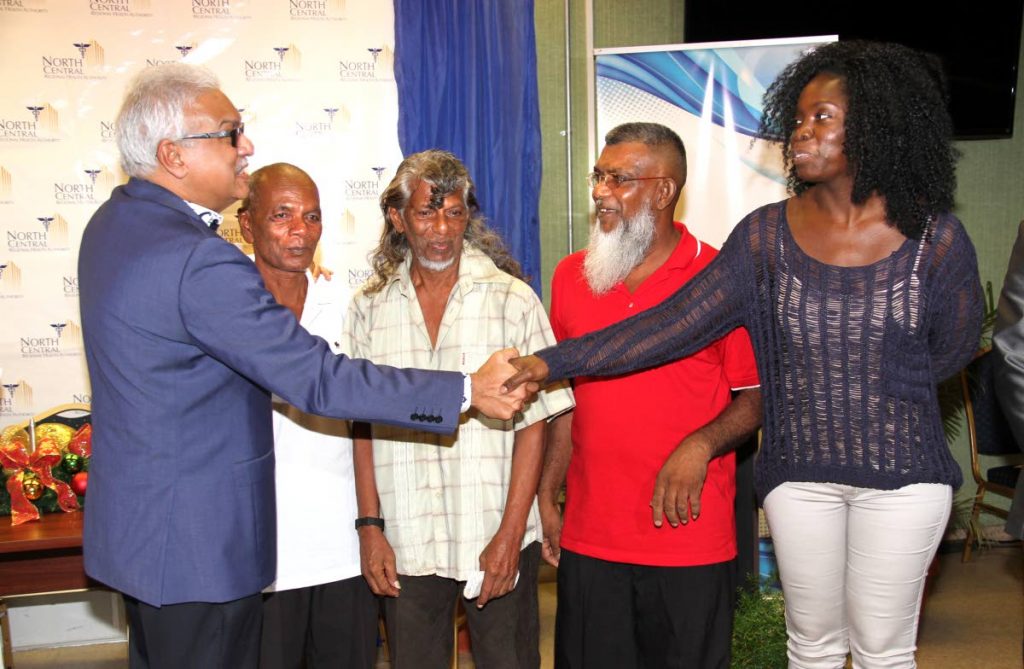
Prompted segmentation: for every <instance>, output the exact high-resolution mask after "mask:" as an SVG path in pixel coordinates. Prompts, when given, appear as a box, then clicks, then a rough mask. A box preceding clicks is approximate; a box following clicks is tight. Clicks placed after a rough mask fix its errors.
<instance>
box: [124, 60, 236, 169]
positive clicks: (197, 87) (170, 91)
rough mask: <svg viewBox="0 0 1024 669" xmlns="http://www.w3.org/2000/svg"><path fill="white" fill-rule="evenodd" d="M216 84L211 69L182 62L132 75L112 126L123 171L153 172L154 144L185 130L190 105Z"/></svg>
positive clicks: (217, 85) (172, 137)
mask: <svg viewBox="0 0 1024 669" xmlns="http://www.w3.org/2000/svg"><path fill="white" fill-rule="evenodd" d="M219 88H220V83H219V82H218V81H217V77H216V76H215V75H214V74H213V72H211V71H210V70H208V69H206V68H205V67H199V66H196V65H186V64H185V63H166V64H163V65H157V66H155V67H150V68H147V69H145V70H143V71H142V72H139V73H138V74H137V75H135V78H134V79H132V81H131V83H130V84H129V85H128V92H127V94H126V95H125V97H124V103H123V104H122V105H121V111H120V112H118V114H117V123H116V130H115V134H116V136H117V148H118V150H119V151H120V152H121V167H122V168H123V169H124V171H125V173H126V174H128V176H133V177H146V176H148V175H150V174H152V173H153V172H154V171H155V170H156V168H157V161H156V147H157V145H158V144H160V142H161V141H162V140H164V139H177V138H179V137H181V136H183V135H185V134H187V132H188V130H187V129H186V128H185V116H186V111H187V109H188V107H189V105H191V104H192V103H193V102H195V100H196V98H198V97H199V96H200V95H202V94H203V93H206V92H208V91H215V90H218V89H219Z"/></svg>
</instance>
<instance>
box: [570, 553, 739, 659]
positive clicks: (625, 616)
mask: <svg viewBox="0 0 1024 669" xmlns="http://www.w3.org/2000/svg"><path fill="white" fill-rule="evenodd" d="M735 573H736V561H735V560H730V561H728V562H721V563H718V564H711V565H702V566H697V567H652V566H645V565H634V564H625V563H621V562H608V561H605V560H599V559H597V558H592V557H587V556H585V555H580V554H578V553H573V552H572V551H568V550H566V549H565V548H563V549H562V553H561V556H560V558H559V562H558V611H557V613H556V615H555V667H556V668H557V669H602V668H604V667H608V669H667V668H670V667H678V668H685V669H701V668H705V669H728V667H729V661H730V657H731V652H730V651H731V642H732V614H733V607H734V601H735V580H736V576H735Z"/></svg>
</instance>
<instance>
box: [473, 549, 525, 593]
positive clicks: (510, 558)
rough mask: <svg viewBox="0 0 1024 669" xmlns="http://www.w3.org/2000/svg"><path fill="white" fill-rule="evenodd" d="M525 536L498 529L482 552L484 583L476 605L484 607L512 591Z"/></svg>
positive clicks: (481, 564) (481, 565) (481, 567)
mask: <svg viewBox="0 0 1024 669" xmlns="http://www.w3.org/2000/svg"><path fill="white" fill-rule="evenodd" d="M522 542H523V536H522V534H519V535H518V536H516V535H515V534H514V533H513V532H508V531H503V530H501V529H499V530H498V533H497V534H495V535H494V537H493V538H491V541H490V543H488V544H487V546H486V547H485V548H484V550H483V552H482V553H480V571H482V572H484V584H483V585H482V586H480V597H478V598H477V600H476V607H477V608H478V609H482V608H483V607H484V605H485V604H487V602H488V601H490V600H492V599H497V598H498V597H501V596H502V595H507V594H508V593H510V592H512V588H514V587H515V585H516V572H517V571H518V570H519V551H520V550H522Z"/></svg>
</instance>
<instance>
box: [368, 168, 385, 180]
mask: <svg viewBox="0 0 1024 669" xmlns="http://www.w3.org/2000/svg"><path fill="white" fill-rule="evenodd" d="M370 169H371V170H373V171H374V172H376V173H377V183H378V184H380V177H381V175H383V174H384V170H386V169H387V168H386V167H371V168H370Z"/></svg>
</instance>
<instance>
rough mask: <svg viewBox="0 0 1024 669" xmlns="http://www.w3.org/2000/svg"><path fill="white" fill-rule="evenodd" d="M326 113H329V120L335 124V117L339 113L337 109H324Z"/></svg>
mask: <svg viewBox="0 0 1024 669" xmlns="http://www.w3.org/2000/svg"><path fill="white" fill-rule="evenodd" d="M324 111H325V112H327V119H328V120H329V121H330V122H331V123H332V124H333V123H334V115H335V114H337V113H338V108H337V107H324Z"/></svg>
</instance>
